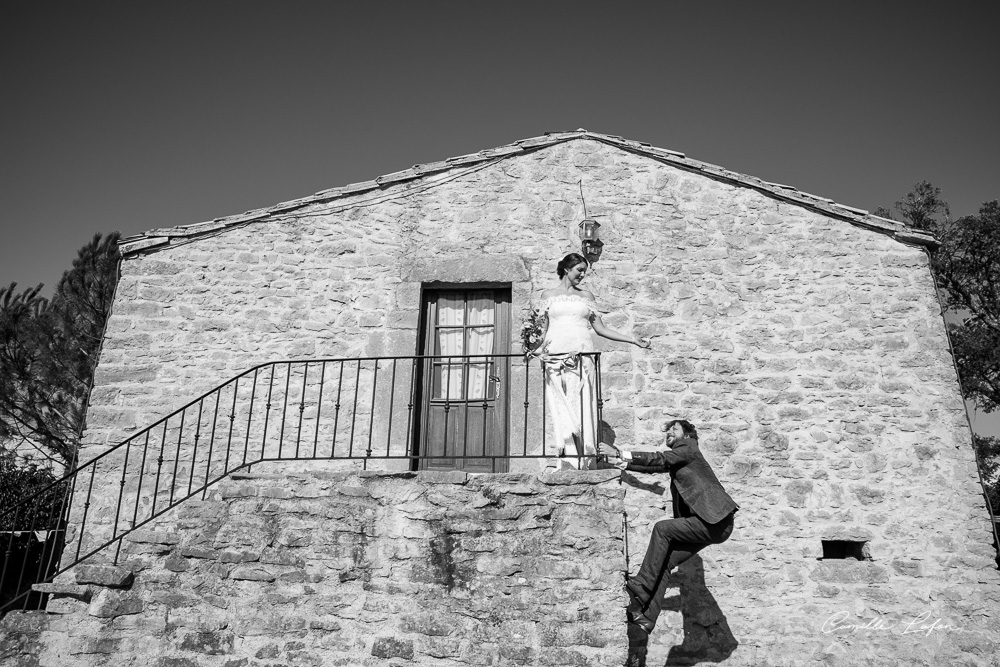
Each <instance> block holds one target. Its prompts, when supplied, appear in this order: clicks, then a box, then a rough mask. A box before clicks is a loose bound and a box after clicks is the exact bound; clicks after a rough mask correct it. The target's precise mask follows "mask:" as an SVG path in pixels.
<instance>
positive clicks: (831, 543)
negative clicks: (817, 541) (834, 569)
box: [821, 540, 872, 560]
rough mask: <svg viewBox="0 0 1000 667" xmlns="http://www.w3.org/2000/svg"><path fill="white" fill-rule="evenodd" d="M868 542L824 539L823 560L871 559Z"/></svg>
mask: <svg viewBox="0 0 1000 667" xmlns="http://www.w3.org/2000/svg"><path fill="white" fill-rule="evenodd" d="M871 559H872V557H871V554H870V553H869V552H868V542H859V541H855V540H823V558H822V559H821V560H871Z"/></svg>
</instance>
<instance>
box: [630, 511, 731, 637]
mask: <svg viewBox="0 0 1000 667" xmlns="http://www.w3.org/2000/svg"><path fill="white" fill-rule="evenodd" d="M732 532H733V515H732V514H730V515H729V516H727V517H726V518H725V519H723V520H722V521H720V522H718V523H705V522H704V521H702V520H701V519H700V518H699V517H697V516H689V517H683V518H679V519H664V520H663V521H658V522H657V523H656V525H655V526H653V534H652V535H650V538H649V546H648V547H647V548H646V556H645V557H644V558H643V559H642V567H640V568H639V573H638V574H636V575H635V576H634V577H632V579H631V580H630V581H629V583H628V587H629V589H631V591H632V593H633V594H634V595H635V597H636V598H637V599H638V600H639V602H640V603H641V604H642V606H643V613H644V615H645V616H646V618H647V619H649V621H650V622H652V623H656V619H657V617H659V615H660V606H661V605H662V603H663V595H664V592H665V591H666V585H667V575H668V574H670V572H671V571H672V570H673V569H674V568H675V567H677V566H678V565H680V564H681V563H683V562H684V561H686V560H687V559H689V558H691V556H694V555H695V554H696V553H698V552H699V551H701V550H702V549H704V548H705V547H707V546H708V545H710V544H722V543H723V542H725V541H726V540H728V539H729V536H730V535H731V534H732Z"/></svg>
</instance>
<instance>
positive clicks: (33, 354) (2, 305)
mask: <svg viewBox="0 0 1000 667" xmlns="http://www.w3.org/2000/svg"><path fill="white" fill-rule="evenodd" d="M118 239H119V234H118V233H117V232H114V233H112V234H109V235H108V236H104V237H102V235H101V234H97V235H95V236H94V238H93V239H92V240H91V241H90V243H88V244H87V245H85V246H84V247H83V248H81V249H80V251H79V252H78V254H77V258H76V259H75V260H74V261H73V268H72V269H70V270H69V271H66V272H65V273H63V276H62V278H61V279H60V280H59V282H58V283H57V284H56V288H55V293H54V294H53V296H52V298H51V300H50V299H45V298H44V297H42V296H41V295H40V292H41V288H42V286H41V285H38V286H37V287H32V288H29V289H26V290H24V291H22V292H18V291H17V284H16V283H11V284H10V286H8V287H6V288H0V442H4V441H6V442H8V443H10V442H12V441H13V442H17V443H28V444H30V445H32V446H34V447H35V448H36V449H37V450H38V452H39V453H40V454H41V455H43V456H45V457H47V458H49V459H51V460H53V461H57V462H60V463H62V464H65V465H67V466H72V465H73V464H74V463H75V462H76V452H77V448H78V446H79V440H80V434H81V432H82V430H83V420H84V415H85V414H86V403H87V398H88V396H89V394H90V389H91V385H92V381H93V376H94V368H95V366H96V363H97V353H98V351H99V349H100V343H101V338H102V336H103V335H104V327H105V324H106V323H107V319H108V316H109V314H110V312H111V301H112V298H113V296H114V290H115V285H116V284H117V280H118Z"/></svg>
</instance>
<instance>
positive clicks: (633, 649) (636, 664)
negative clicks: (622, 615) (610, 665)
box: [625, 622, 649, 667]
mask: <svg viewBox="0 0 1000 667" xmlns="http://www.w3.org/2000/svg"><path fill="white" fill-rule="evenodd" d="M625 627H626V629H627V630H628V657H627V658H626V660H625V667H646V647H647V645H648V643H649V634H648V633H647V632H646V631H645V630H643V629H642V628H640V627H639V626H638V625H636V624H635V623H632V622H629V623H628V624H627V625H626V626H625Z"/></svg>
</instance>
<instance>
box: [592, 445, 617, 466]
mask: <svg viewBox="0 0 1000 667" xmlns="http://www.w3.org/2000/svg"><path fill="white" fill-rule="evenodd" d="M597 451H598V452H599V453H600V454H601V455H602V456H605V457H607V459H608V463H610V464H611V465H615V464H616V463H617V462H618V461H619V460H620V459H621V457H622V450H620V449H618V448H617V447H615V446H614V445H610V444H608V443H606V442H602V443H600V444H599V445H597Z"/></svg>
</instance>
